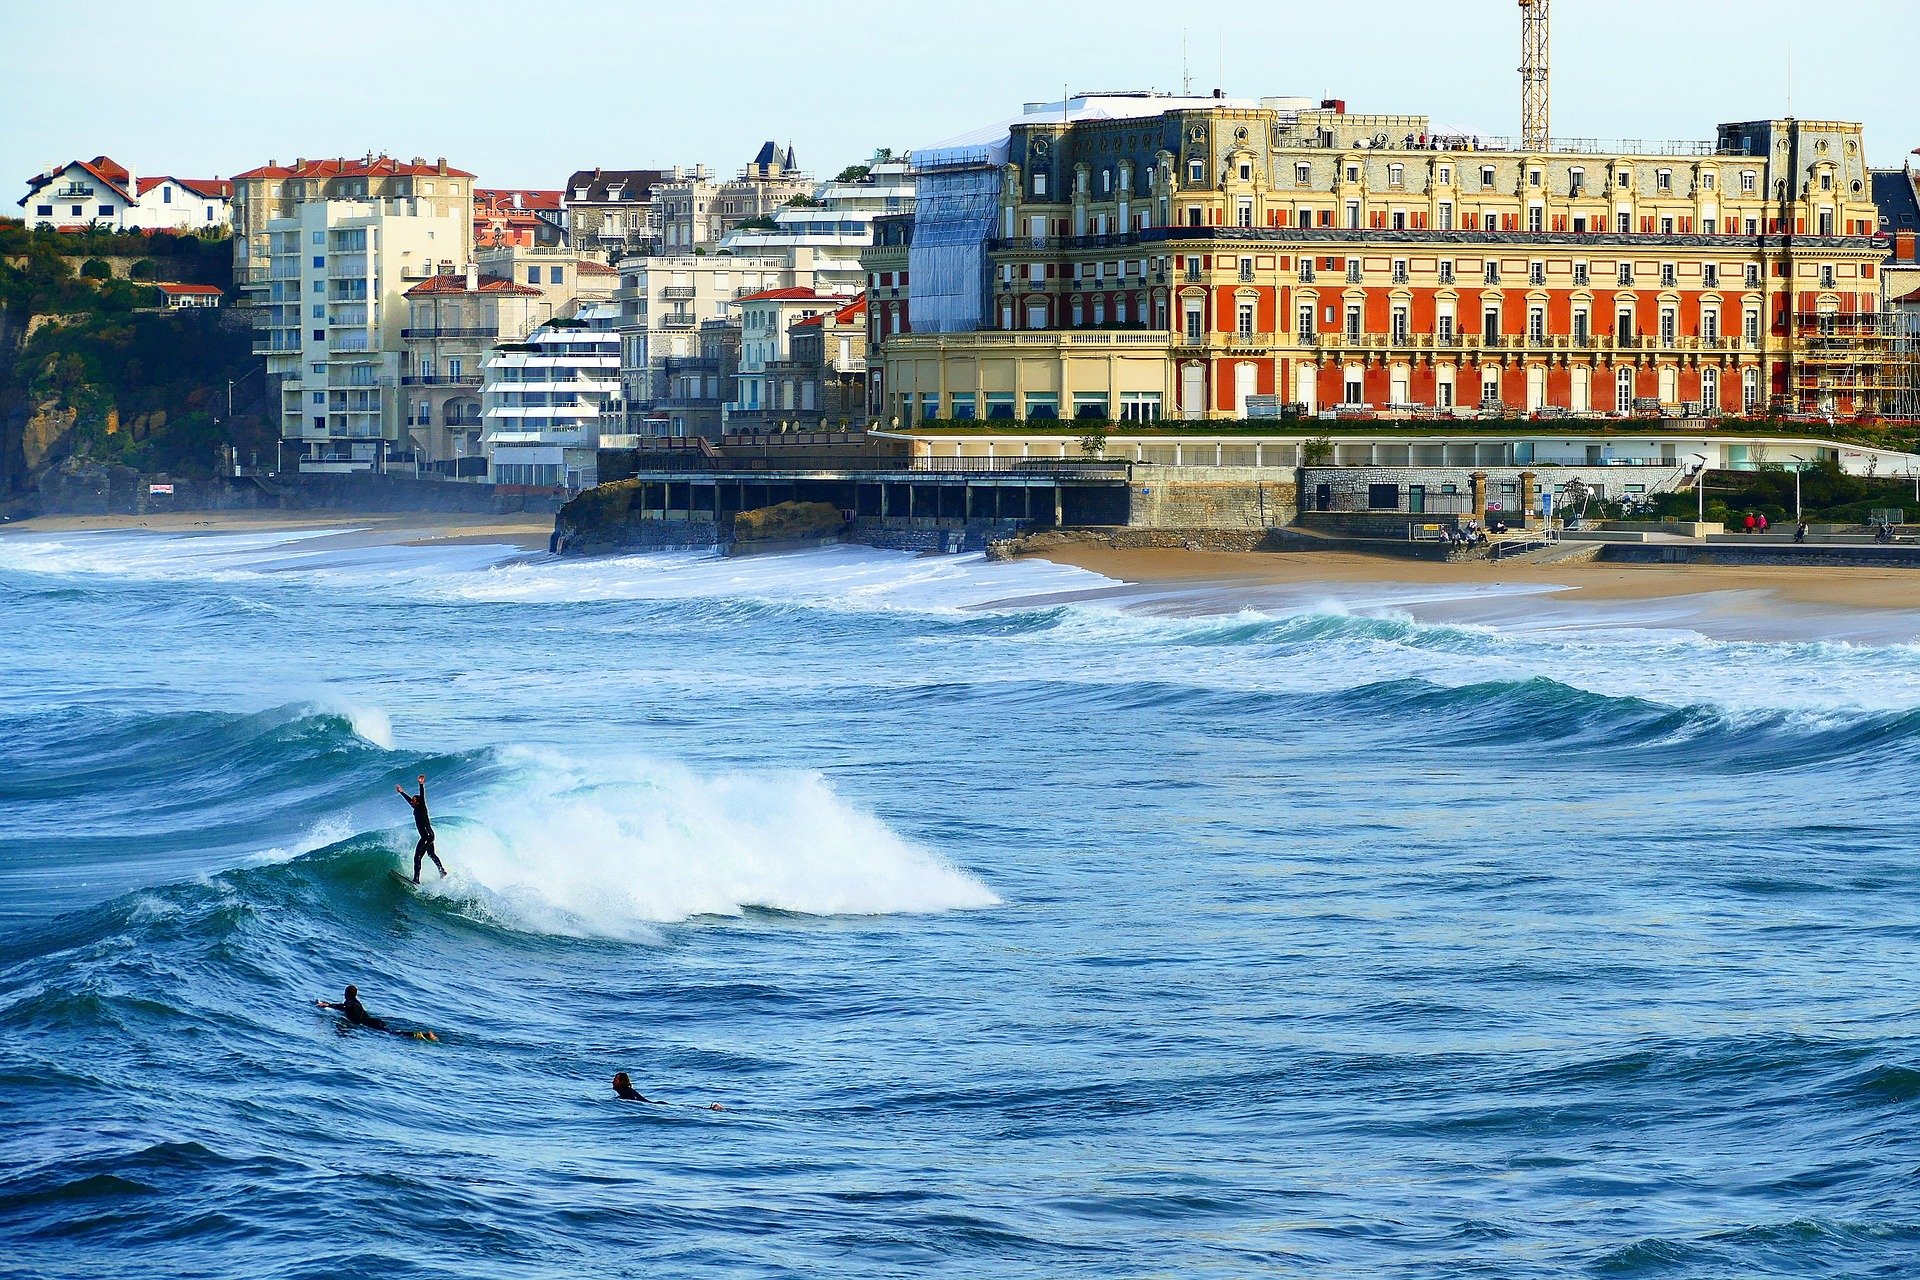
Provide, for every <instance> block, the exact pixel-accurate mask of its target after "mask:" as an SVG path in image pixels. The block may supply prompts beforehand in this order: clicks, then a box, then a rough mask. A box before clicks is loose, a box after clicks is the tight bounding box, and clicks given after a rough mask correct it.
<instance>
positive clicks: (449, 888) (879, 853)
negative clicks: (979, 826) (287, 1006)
mask: <svg viewBox="0 0 1920 1280" xmlns="http://www.w3.org/2000/svg"><path fill="white" fill-rule="evenodd" d="M503 755H504V756H505V757H506V761H505V762H506V763H509V764H510V765H511V766H512V767H511V768H509V769H507V770H506V771H505V772H506V774H507V777H508V779H509V780H510V781H509V784H508V785H505V786H502V787H500V788H498V789H495V790H492V791H490V792H488V793H486V794H483V795H482V796H481V797H479V798H478V799H477V801H469V802H465V803H463V804H461V805H460V806H458V808H459V810H460V811H459V812H458V813H453V812H450V813H449V816H448V818H447V819H445V820H443V821H442V823H441V824H440V837H439V842H438V847H439V853H440V856H441V859H442V860H443V861H445V862H446V863H447V866H448V870H449V872H450V873H451V874H450V875H449V876H448V878H446V879H445V880H440V879H437V878H435V877H434V874H433V868H432V865H431V864H428V865H427V866H426V868H425V871H424V876H425V880H424V882H423V884H422V892H423V893H425V894H426V895H428V896H430V897H435V898H440V899H444V900H448V901H450V902H452V903H455V904H458V905H459V906H461V907H463V908H468V909H472V910H475V911H476V912H478V913H479V914H481V915H482V916H484V917H486V918H488V919H491V920H494V921H496V922H498V923H500V924H503V925H506V926H508V927H511V928H515V929H520V930H524V931H529V932H535V933H546V934H557V935H561V936H572V937H603V938H621V939H646V938H648V937H650V936H652V934H653V931H654V928H655V927H656V926H658V925H662V924H670V923H676V922H679V921H684V920H689V919H693V918H696V917H699V916H738V915H741V914H743V913H745V912H747V911H749V910H754V909H762V910H769V911H785V912H792V913H795V914H798V915H810V916H878V915H895V914H919V913H925V912H936V911H949V910H956V909H966V908H976V907H990V906H995V905H997V904H998V903H999V901H1000V899H999V898H997V897H995V896H994V894H993V893H992V892H991V891H990V890H989V889H988V888H987V887H986V886H985V885H984V884H982V883H981V882H980V881H979V880H978V879H977V878H975V877H974V876H972V875H970V874H968V873H967V872H965V871H962V870H960V869H959V868H957V867H955V866H953V865H952V864H951V863H949V862H947V861H946V860H945V859H943V858H941V857H939V856H938V855H936V854H934V853H932V852H931V851H929V850H926V849H923V848H921V847H919V846H918V845H915V844H913V843H912V842H910V841H908V840H905V839H903V838H901V837H900V836H899V835H897V834H895V833H894V832H893V831H892V830H890V829H889V828H888V827H887V825H886V824H885V823H884V822H882V821H881V820H880V819H879V818H877V817H875V816H874V815H872V814H870V813H868V812H866V811H865V810H863V809H860V808H858V807H856V806H854V805H851V804H849V803H847V801H845V800H843V799H842V798H841V797H840V796H839V795H838V794H837V793H835V791H834V790H833V788H832V786H831V785H830V784H829V783H828V782H827V781H826V779H825V778H823V777H821V776H820V775H819V774H814V773H735V774H722V775H718V776H714V777H702V776H700V775H698V774H695V773H693V772H692V771H690V770H687V769H684V768H681V767H679V766H675V765H663V764H635V765H629V766H618V765H609V766H601V765H598V764H596V765H595V766H594V767H593V768H591V769H588V768H585V767H583V766H581V765H580V764H578V763H577V762H574V761H572V760H569V759H567V758H566V757H564V756H560V755H558V754H555V753H550V752H538V751H531V750H525V749H510V750H508V751H507V752H504V753H503ZM411 843H412V842H411V840H410V839H407V840H403V845H404V847H403V848H402V849H401V854H402V858H403V860H405V859H406V857H407V855H408V854H410V853H411ZM410 865H411V864H410V862H409V863H408V866H409V869H410Z"/></svg>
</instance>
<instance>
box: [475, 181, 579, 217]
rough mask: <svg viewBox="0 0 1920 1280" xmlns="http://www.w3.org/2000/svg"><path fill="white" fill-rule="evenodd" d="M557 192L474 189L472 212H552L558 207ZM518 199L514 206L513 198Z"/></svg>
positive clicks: (499, 188) (558, 195)
mask: <svg viewBox="0 0 1920 1280" xmlns="http://www.w3.org/2000/svg"><path fill="white" fill-rule="evenodd" d="M562 194H563V193H562V192H559V191H534V190H527V189H515V188H510V187H475V188H474V189H473V211H474V212H475V213H476V214H478V213H489V214H495V213H532V212H533V211H534V210H536V209H547V210H553V209H558V208H559V207H560V197H561V195H562ZM515 196H518V197H520V203H519V204H515V203H514V202H513V198H514V197H515Z"/></svg>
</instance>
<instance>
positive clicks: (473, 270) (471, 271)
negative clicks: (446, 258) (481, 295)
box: [467, 262, 480, 293]
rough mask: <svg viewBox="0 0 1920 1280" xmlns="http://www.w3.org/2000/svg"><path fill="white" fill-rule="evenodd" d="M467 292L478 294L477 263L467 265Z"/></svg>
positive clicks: (478, 273)
mask: <svg viewBox="0 0 1920 1280" xmlns="http://www.w3.org/2000/svg"><path fill="white" fill-rule="evenodd" d="M467 292H468V293H478V292H480V264H479V263H477V262H469V263H468V264H467Z"/></svg>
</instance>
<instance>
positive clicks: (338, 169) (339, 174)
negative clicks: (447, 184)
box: [233, 156, 473, 179]
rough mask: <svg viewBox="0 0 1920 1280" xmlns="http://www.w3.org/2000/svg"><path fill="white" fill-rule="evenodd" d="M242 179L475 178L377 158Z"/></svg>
mask: <svg viewBox="0 0 1920 1280" xmlns="http://www.w3.org/2000/svg"><path fill="white" fill-rule="evenodd" d="M233 176H234V177H235V178H236V179H240V178H368V177H381V178H404V177H422V178H440V177H445V178H471V177H472V176H473V175H472V174H470V173H468V172H467V171H466V170H465V169H453V168H449V169H447V170H446V172H445V173H442V172H441V170H440V166H439V164H437V163H435V164H427V163H426V162H424V161H416V162H414V163H411V164H408V163H403V162H401V161H399V160H395V159H394V158H393V157H392V156H375V157H373V159H371V160H367V159H364V158H363V159H359V160H346V159H340V158H336V159H332V160H298V161H295V162H294V164H292V165H291V166H288V165H279V164H271V163H269V164H263V165H260V166H258V167H257V168H253V169H248V170H247V171H246V172H244V173H236V174H234V175H233Z"/></svg>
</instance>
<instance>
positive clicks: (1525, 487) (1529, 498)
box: [1520, 471, 1536, 526]
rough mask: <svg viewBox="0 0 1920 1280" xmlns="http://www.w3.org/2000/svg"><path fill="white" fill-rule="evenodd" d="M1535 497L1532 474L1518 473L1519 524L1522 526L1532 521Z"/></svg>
mask: <svg viewBox="0 0 1920 1280" xmlns="http://www.w3.org/2000/svg"><path fill="white" fill-rule="evenodd" d="M1535 496H1536V491H1535V485H1534V474H1533V472H1531V471H1522V472H1521V473H1520V523H1521V524H1522V525H1523V526H1524V525H1526V524H1529V523H1531V522H1532V520H1533V506H1534V502H1533V500H1534V497H1535Z"/></svg>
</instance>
